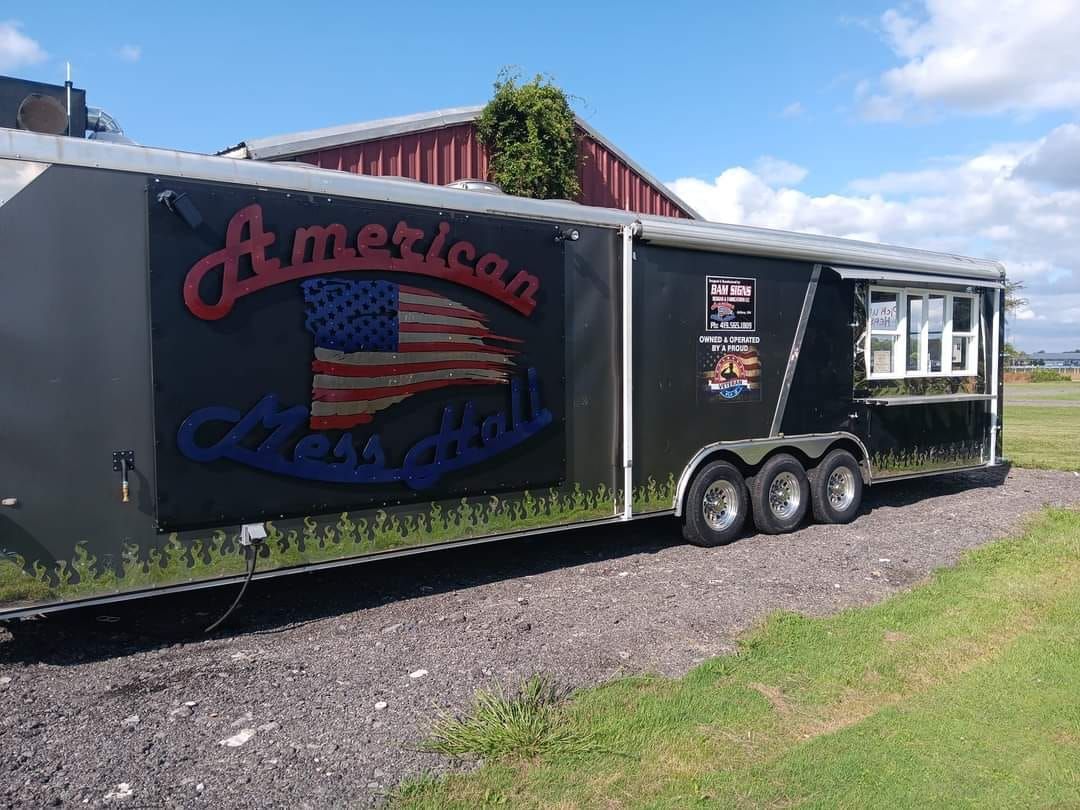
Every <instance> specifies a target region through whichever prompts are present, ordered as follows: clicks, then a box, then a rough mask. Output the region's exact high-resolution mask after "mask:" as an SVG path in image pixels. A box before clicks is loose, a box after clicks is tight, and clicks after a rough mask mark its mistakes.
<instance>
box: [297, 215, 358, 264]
mask: <svg viewBox="0 0 1080 810" xmlns="http://www.w3.org/2000/svg"><path fill="white" fill-rule="evenodd" d="M347 238H348V233H347V232H346V231H345V226H344V225H337V224H335V225H328V226H327V227H325V228H324V227H322V226H321V225H312V226H311V227H310V228H297V229H296V234H295V235H294V236H293V249H292V263H293V265H297V264H303V263H304V262H305V261H312V262H321V261H325V260H326V259H339V260H340V259H341V258H342V257H345V256H348V257H352V256H355V255H356V251H355V250H353V249H352V248H351V247H347V246H346V245H345V240H346V239H347ZM309 244H310V245H311V259H310V260H309V259H307V247H308V245H309ZM327 248H330V252H329V254H328V253H327Z"/></svg>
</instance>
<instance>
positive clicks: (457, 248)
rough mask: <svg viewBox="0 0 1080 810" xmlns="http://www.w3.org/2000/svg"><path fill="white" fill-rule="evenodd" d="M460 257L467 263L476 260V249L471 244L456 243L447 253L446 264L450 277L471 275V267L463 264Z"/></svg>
mask: <svg viewBox="0 0 1080 810" xmlns="http://www.w3.org/2000/svg"><path fill="white" fill-rule="evenodd" d="M462 257H464V258H465V259H467V260H468V261H470V262H471V261H472V260H473V259H475V258H476V248H475V247H473V244H472V242H457V243H455V244H454V245H453V247H451V248H450V250H449V251H447V254H446V264H447V265H448V267H449V270H450V274H451V275H452V276H468V275H471V274H472V271H473V269H472V265H468V264H465V262H463V261H462Z"/></svg>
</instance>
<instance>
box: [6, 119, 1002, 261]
mask: <svg viewBox="0 0 1080 810" xmlns="http://www.w3.org/2000/svg"><path fill="white" fill-rule="evenodd" d="M3 158H9V159H15V160H26V161H34V162H38V163H49V164H62V165H68V166H85V167H90V168H100V169H112V170H114V171H123V172H134V173H138V174H147V175H163V176H168V177H184V178H190V179H196V180H206V181H210V182H218V183H233V184H238V185H246V186H257V187H266V188H277V189H282V190H286V191H300V192H305V193H310V194H326V195H333V196H340V197H353V198H358V199H369V200H385V201H396V202H401V203H405V204H409V205H422V206H427V207H434V208H452V209H455V210H459V211H469V212H473V213H484V214H504V215H507V216H516V217H526V218H529V219H543V220H551V221H558V222H570V223H576V224H581V225H596V226H600V227H608V228H619V227H626V226H636V227H637V229H638V233H639V235H640V237H641V238H642V239H644V240H646V241H650V242H655V243H658V244H668V245H673V246H680V247H688V248H694V249H698V250H714V251H723V252H731V253H748V254H755V255H769V256H778V257H784V258H792V259H801V260H806V261H814V262H820V263H823V264H838V265H843V266H854V267H869V268H879V269H893V270H900V271H903V270H909V271H916V272H922V273H937V274H942V275H949V276H959V277H963V278H970V279H985V280H994V281H999V280H1000V279H1001V278H1002V276H1003V275H1004V272H1005V271H1004V267H1003V266H1002V265H1001V264H1000V263H998V262H995V261H990V260H986V259H973V258H968V257H964V256H957V255H953V254H947V253H934V252H931V251H925V250H916V249H912V248H903V247H894V246H890V245H880V244H873V243H869V242H858V241H855V240H851V239H840V238H837V237H831V236H816V235H812V234H801V233H791V232H788V231H775V230H770V229H767V228H753V227H749V226H745V225H724V224H719V223H708V222H693V221H687V220H684V219H675V218H668V217H648V216H638V215H635V214H632V213H629V212H625V211H617V210H613V209H608V208H596V207H593V206H584V205H578V204H576V203H571V202H564V201H561V200H531V199H527V198H525V197H514V196H511V195H508V194H490V193H484V192H477V191H465V190H461V189H454V188H445V187H442V186H432V185H428V184H425V183H418V182H408V181H402V180H393V179H387V178H379V177H366V176H364V175H356V174H350V173H348V172H338V171H333V170H329V169H317V168H312V167H310V166H306V165H300V164H282V163H269V162H263V161H255V160H237V159H235V158H230V157H217V156H213V155H202V154H197V153H193V152H178V151H174V150H170V149H158V148H154V147H147V146H131V145H126V144H116V143H107V142H104V141H94V140H89V139H80V138H67V137H63V136H53V135H39V134H37V133H32V132H26V131H23V130H16V129H4V128H0V159H3Z"/></svg>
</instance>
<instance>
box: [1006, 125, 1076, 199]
mask: <svg viewBox="0 0 1080 810" xmlns="http://www.w3.org/2000/svg"><path fill="white" fill-rule="evenodd" d="M1016 174H1017V175H1019V176H1020V177H1026V178H1028V179H1029V180H1035V181H1037V182H1042V183H1047V184H1049V185H1052V186H1058V187H1061V188H1080V126H1077V125H1076V124H1065V125H1063V126H1060V127H1058V128H1057V129H1055V130H1054V131H1053V132H1051V133H1050V134H1049V135H1047V136H1046V138H1045V139H1044V140H1043V141H1042V143H1041V144H1040V145H1039V148H1038V149H1036V150H1035V151H1034V152H1032V153H1031V154H1029V155H1027V156H1025V157H1024V159H1023V160H1022V161H1021V162H1020V164H1019V165H1018V166H1017V167H1016Z"/></svg>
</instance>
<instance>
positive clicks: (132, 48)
mask: <svg viewBox="0 0 1080 810" xmlns="http://www.w3.org/2000/svg"><path fill="white" fill-rule="evenodd" d="M116 55H117V56H119V57H120V58H121V59H123V60H124V61H125V62H138V61H139V60H140V59H141V58H142V46H141V45H122V46H121V47H120V50H118V51H117V52H116Z"/></svg>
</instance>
